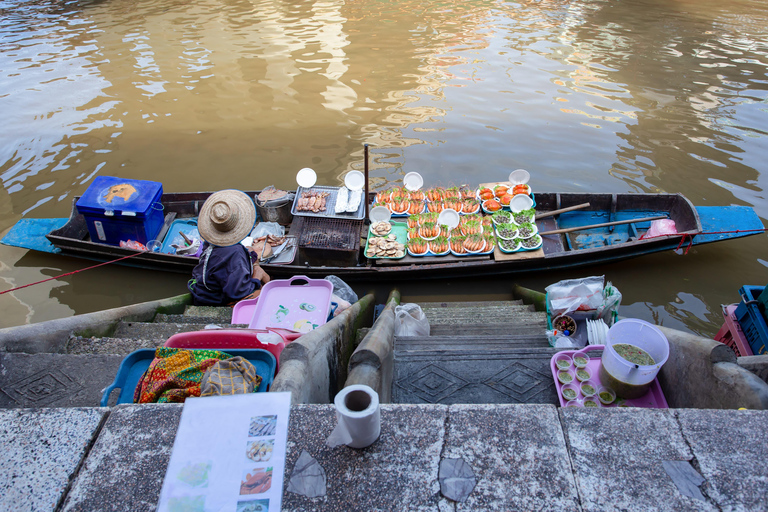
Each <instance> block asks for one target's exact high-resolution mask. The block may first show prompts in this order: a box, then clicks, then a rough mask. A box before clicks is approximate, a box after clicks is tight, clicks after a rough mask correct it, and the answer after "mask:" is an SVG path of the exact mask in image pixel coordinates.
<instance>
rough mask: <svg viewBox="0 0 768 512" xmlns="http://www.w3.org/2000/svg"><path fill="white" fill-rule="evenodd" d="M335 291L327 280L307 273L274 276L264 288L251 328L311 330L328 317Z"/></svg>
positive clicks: (323, 322)
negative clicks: (306, 274)
mask: <svg viewBox="0 0 768 512" xmlns="http://www.w3.org/2000/svg"><path fill="white" fill-rule="evenodd" d="M332 294H333V284H331V282H330V281H326V280H325V279H310V278H308V277H306V276H293V277H292V278H290V279H275V280H273V281H270V282H268V283H267V284H265V285H264V287H263V288H262V289H261V294H259V301H258V302H257V303H256V309H255V310H254V312H253V318H252V319H251V323H250V324H249V325H248V327H249V328H251V329H265V328H267V327H283V328H286V329H292V330H294V331H298V332H302V333H305V332H309V331H311V330H313V329H316V328H317V327H319V326H321V325H323V324H325V322H326V321H327V320H328V311H329V310H330V308H331V295H332Z"/></svg>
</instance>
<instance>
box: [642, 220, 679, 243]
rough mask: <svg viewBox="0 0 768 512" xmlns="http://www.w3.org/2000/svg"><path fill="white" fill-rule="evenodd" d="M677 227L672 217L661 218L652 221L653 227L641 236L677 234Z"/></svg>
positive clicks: (651, 236) (643, 237)
mask: <svg viewBox="0 0 768 512" xmlns="http://www.w3.org/2000/svg"><path fill="white" fill-rule="evenodd" d="M676 234H677V227H676V226H675V221H673V220H672V219H660V220H654V221H652V222H651V227H650V228H649V229H648V231H646V232H645V234H644V235H643V236H641V237H640V238H642V239H645V238H653V237H656V236H664V235H676Z"/></svg>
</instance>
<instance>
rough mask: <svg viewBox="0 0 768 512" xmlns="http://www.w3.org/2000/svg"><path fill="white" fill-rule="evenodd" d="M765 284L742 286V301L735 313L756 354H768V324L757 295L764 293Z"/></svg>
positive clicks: (740, 291)
mask: <svg viewBox="0 0 768 512" xmlns="http://www.w3.org/2000/svg"><path fill="white" fill-rule="evenodd" d="M764 289H765V287H764V286H746V285H745V286H742V287H741V288H739V293H740V294H741V302H740V303H739V305H738V306H737V307H736V311H735V312H734V315H735V316H736V320H737V321H738V322H739V325H740V326H741V330H742V331H743V332H744V337H745V338H746V339H747V342H748V343H749V346H750V347H751V348H752V353H753V354H754V355H756V356H759V355H762V354H768V350H766V345H768V325H766V323H765V318H763V315H762V314H761V313H760V309H759V308H758V301H757V297H758V296H759V295H760V294H761V293H763V290H764Z"/></svg>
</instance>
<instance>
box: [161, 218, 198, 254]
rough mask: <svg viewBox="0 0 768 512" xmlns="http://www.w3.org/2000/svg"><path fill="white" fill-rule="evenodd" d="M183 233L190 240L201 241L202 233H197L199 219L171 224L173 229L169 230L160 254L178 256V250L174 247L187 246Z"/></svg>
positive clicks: (178, 220) (180, 220)
mask: <svg viewBox="0 0 768 512" xmlns="http://www.w3.org/2000/svg"><path fill="white" fill-rule="evenodd" d="M181 233H184V235H185V236H186V237H187V238H189V239H190V240H200V233H199V232H198V231H197V218H191V219H176V220H174V221H173V222H172V223H171V227H169V228H168V234H166V235H165V239H164V240H163V245H162V247H160V252H162V253H165V254H176V248H175V247H172V246H173V245H177V246H184V245H185V244H186V242H185V241H184V237H182V236H181ZM192 256H194V254H192Z"/></svg>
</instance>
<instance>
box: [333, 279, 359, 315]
mask: <svg viewBox="0 0 768 512" xmlns="http://www.w3.org/2000/svg"><path fill="white" fill-rule="evenodd" d="M325 280H326V281H328V282H330V283H331V284H332V285H333V294H334V295H336V296H337V297H339V298H340V299H344V300H345V301H347V302H348V303H349V304H354V303H355V302H357V300H358V297H357V294H356V293H355V290H353V289H352V287H351V286H349V285H348V284H347V283H345V282H344V281H342V280H341V278H340V277H337V276H328V277H326V278H325ZM339 305H341V304H339ZM347 307H349V305H347Z"/></svg>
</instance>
